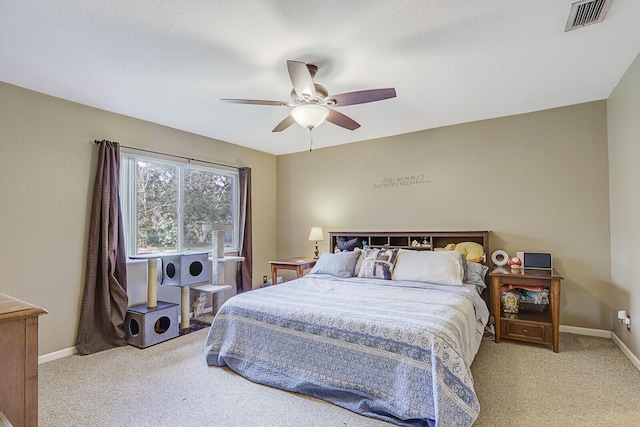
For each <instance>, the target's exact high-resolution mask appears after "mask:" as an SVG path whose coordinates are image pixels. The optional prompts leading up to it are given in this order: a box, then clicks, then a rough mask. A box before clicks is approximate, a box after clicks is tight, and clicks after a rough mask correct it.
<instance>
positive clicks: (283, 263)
mask: <svg viewBox="0 0 640 427" xmlns="http://www.w3.org/2000/svg"><path fill="white" fill-rule="evenodd" d="M316 261H318V260H317V259H314V258H304V257H298V258H286V259H279V260H275V261H269V264H271V280H272V282H271V283H272V284H274V285H276V284H277V283H278V274H277V273H278V270H279V269H280V270H295V271H296V275H297V277H302V273H304V270H308V269H310V268H313V266H314V265H316Z"/></svg>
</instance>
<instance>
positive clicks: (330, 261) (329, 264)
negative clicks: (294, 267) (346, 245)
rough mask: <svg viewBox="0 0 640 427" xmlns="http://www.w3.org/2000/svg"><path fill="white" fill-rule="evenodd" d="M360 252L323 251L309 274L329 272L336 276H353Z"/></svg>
mask: <svg viewBox="0 0 640 427" xmlns="http://www.w3.org/2000/svg"><path fill="white" fill-rule="evenodd" d="M359 256H360V252H356V251H351V252H338V253H335V254H332V253H331V252H323V253H322V254H320V258H318V261H317V262H316V265H314V266H313V268H312V269H311V271H310V272H309V274H311V273H314V274H330V275H331V276H336V277H353V271H354V269H355V267H356V262H357V261H358V257H359Z"/></svg>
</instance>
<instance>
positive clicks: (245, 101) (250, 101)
mask: <svg viewBox="0 0 640 427" xmlns="http://www.w3.org/2000/svg"><path fill="white" fill-rule="evenodd" d="M220 101H222V102H230V103H233V104H253V105H276V106H279V107H286V106H289V105H291V103H290V102H285V101H263V100H260V99H225V98H223V99H220Z"/></svg>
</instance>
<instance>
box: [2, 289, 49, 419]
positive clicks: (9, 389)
mask: <svg viewBox="0 0 640 427" xmlns="http://www.w3.org/2000/svg"><path fill="white" fill-rule="evenodd" d="M46 313H47V311H46V310H45V309H43V308H40V307H36V306H34V305H31V304H28V303H26V302H24V301H20V300H18V299H15V298H12V297H10V296H8V295H4V294H0V411H1V412H2V413H3V414H4V416H5V417H6V418H7V419H8V420H9V422H10V423H11V424H12V425H13V427H22V426H25V427H31V426H37V425H38V316H40V315H43V314H46Z"/></svg>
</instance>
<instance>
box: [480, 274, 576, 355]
mask: <svg viewBox="0 0 640 427" xmlns="http://www.w3.org/2000/svg"><path fill="white" fill-rule="evenodd" d="M489 277H490V279H491V312H492V314H493V317H494V319H495V320H494V322H495V333H496V342H500V338H507V339H512V340H519V341H526V342H531V343H537V344H544V345H552V346H553V351H554V352H556V353H557V352H558V340H559V336H560V333H559V329H560V282H561V281H562V279H563V278H562V276H560V275H559V274H558V272H557V271H555V270H536V269H531V268H519V269H511V268H495V269H494V270H493V271H491V273H489ZM500 285H515V286H517V285H520V286H542V287H544V288H548V289H549V306H548V308H546V309H545V310H544V311H542V312H531V311H523V310H520V311H519V312H518V313H515V314H510V313H505V312H504V311H503V310H502V308H501V304H500Z"/></svg>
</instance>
